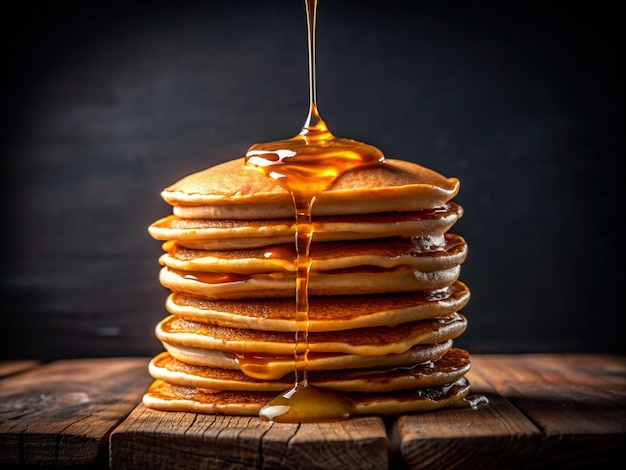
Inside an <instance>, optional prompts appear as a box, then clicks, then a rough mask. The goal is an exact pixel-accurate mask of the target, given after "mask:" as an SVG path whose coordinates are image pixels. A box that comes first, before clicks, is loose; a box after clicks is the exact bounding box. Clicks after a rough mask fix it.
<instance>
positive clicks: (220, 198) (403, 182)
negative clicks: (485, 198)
mask: <svg viewBox="0 0 626 470" xmlns="http://www.w3.org/2000/svg"><path fill="white" fill-rule="evenodd" d="M458 190H459V182H458V180H457V179H455V178H445V177H443V176H441V175H439V174H438V173H436V172H434V171H432V170H429V169H427V168H424V167H423V166H420V165H417V164H415V163H411V162H406V161H402V160H392V159H386V160H385V163H384V164H381V165H374V166H366V167H360V168H357V169H354V170H350V171H347V172H345V173H343V174H342V175H341V176H339V178H337V179H336V180H335V181H334V182H333V183H332V184H331V186H330V187H329V188H327V189H326V190H325V191H324V192H323V193H322V194H320V195H319V196H318V197H317V199H316V202H315V204H314V206H313V216H321V215H337V214H370V213H374V212H386V211H403V212H408V211H417V210H423V209H431V208H433V207H439V206H442V205H443V204H445V203H446V202H448V201H449V200H450V199H452V198H453V197H454V196H455V195H456V194H457V192H458ZM161 195H162V197H163V199H164V200H165V201H166V202H167V203H169V204H171V205H172V206H174V214H175V215H177V216H179V217H183V218H190V219H197V218H211V219H240V220H248V219H250V220H257V219H270V218H291V217H293V213H294V210H293V201H292V199H291V196H290V194H289V193H288V192H287V190H285V189H284V188H283V187H281V186H280V185H278V184H276V183H275V181H274V180H272V179H271V178H267V177H266V176H265V175H263V174H262V173H261V172H259V171H258V170H257V169H255V168H251V167H248V166H246V165H245V164H244V160H243V159H236V160H231V161H227V162H224V163H222V164H219V165H216V166H213V167H211V168H208V169H206V170H203V171H200V172H197V173H194V174H192V175H189V176H187V177H185V178H183V179H181V180H179V181H178V182H176V183H175V184H173V185H171V186H170V187H168V188H166V189H165V190H164V191H163V192H162V194H161Z"/></svg>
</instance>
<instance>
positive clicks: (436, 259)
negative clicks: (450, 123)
mask: <svg viewBox="0 0 626 470" xmlns="http://www.w3.org/2000/svg"><path fill="white" fill-rule="evenodd" d="M163 248H164V250H165V251H166V252H167V253H166V254H165V255H163V256H162V257H161V258H160V263H161V264H162V265H164V266H168V267H170V268H172V269H178V270H185V271H208V272H223V273H237V274H257V273H271V272H295V271H296V265H295V257H296V252H295V246H294V244H293V243H289V244H281V245H270V246H266V247H262V248H250V249H241V250H197V249H196V250H194V249H189V248H185V247H183V246H179V245H177V244H176V243H172V242H168V243H165V244H164V247H163ZM466 256H467V245H466V244H465V241H464V240H463V239H462V238H461V237H459V236H457V235H451V234H449V235H446V236H445V237H444V239H443V240H442V244H441V245H435V246H432V245H430V244H428V245H427V244H426V243H425V242H424V241H423V240H422V239H419V238H401V237H391V238H381V239H375V240H371V239H370V240H353V241H343V242H325V243H315V244H313V246H312V247H311V258H312V260H313V261H312V265H311V270H313V271H334V270H339V269H350V268H357V267H359V266H377V267H379V268H387V269H391V268H396V267H398V266H409V267H410V268H412V269H415V270H418V271H421V272H433V271H440V270H443V269H449V268H453V267H456V266H459V265H460V264H461V263H463V261H465V257H466Z"/></svg>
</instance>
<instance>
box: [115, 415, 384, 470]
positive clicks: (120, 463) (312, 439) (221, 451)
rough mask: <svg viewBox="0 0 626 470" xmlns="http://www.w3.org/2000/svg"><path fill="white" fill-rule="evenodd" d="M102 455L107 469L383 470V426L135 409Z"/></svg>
mask: <svg viewBox="0 0 626 470" xmlns="http://www.w3.org/2000/svg"><path fill="white" fill-rule="evenodd" d="M110 455H111V467H112V468H115V469H146V468H168V469H174V470H175V469H187V468H199V469H200V468H220V469H248V468H259V469H264V468H267V469H272V470H273V469H276V470H280V469H294V468H305V467H306V468H317V469H326V468H327V469H336V468H359V469H387V468H388V466H387V463H388V462H387V436H386V431H385V424H384V422H383V421H382V420H381V419H380V418H377V417H363V418H354V419H349V420H345V421H340V422H336V423H306V424H278V423H277V424H270V423H267V422H265V421H262V420H261V419H259V418H257V417H238V416H219V415H200V414H198V415H197V414H193V413H173V412H162V411H155V410H151V409H148V408H146V407H144V406H143V405H139V406H138V407H137V408H136V409H135V410H134V411H133V412H132V413H131V414H130V415H129V416H128V418H127V419H126V420H125V421H124V422H123V423H122V424H120V426H118V427H117V428H116V429H115V431H114V432H113V433H112V434H111V444H110Z"/></svg>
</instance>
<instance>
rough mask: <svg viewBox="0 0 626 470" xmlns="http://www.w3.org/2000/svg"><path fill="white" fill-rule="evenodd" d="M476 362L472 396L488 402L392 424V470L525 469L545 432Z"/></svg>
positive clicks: (404, 418) (471, 375) (471, 377)
mask: <svg viewBox="0 0 626 470" xmlns="http://www.w3.org/2000/svg"><path fill="white" fill-rule="evenodd" d="M483 367H486V365H482V364H481V367H477V366H476V365H474V366H473V367H472V369H471V370H470V372H469V373H468V375H467V377H468V379H469V380H470V384H471V392H470V395H475V394H481V395H484V396H486V397H487V398H488V400H489V403H488V404H484V405H479V406H478V407H477V408H475V409H471V408H467V409H446V410H438V411H433V412H429V413H421V414H408V415H404V416H400V417H399V418H397V419H396V420H395V421H394V422H393V425H392V428H391V436H390V450H391V458H392V460H391V461H392V464H393V465H394V468H409V469H432V468H446V469H454V468H463V469H473V468H480V469H489V468H496V469H500V468H506V469H516V468H525V467H526V466H527V465H528V462H529V461H530V460H531V459H532V458H533V456H534V455H535V453H536V452H537V449H538V448H539V445H540V442H541V438H542V436H541V432H540V431H539V430H538V429H537V428H536V426H534V425H533V424H532V423H531V422H530V421H529V420H528V419H526V417H525V416H524V415H523V414H522V413H520V412H519V411H518V410H517V409H516V408H515V407H514V406H513V405H511V404H510V403H509V402H508V401H507V400H505V399H504V398H502V397H501V396H499V395H498V394H497V392H495V390H494V389H493V387H492V386H490V385H489V383H488V382H487V381H486V380H485V378H484V376H483V375H482V374H481V373H480V370H481V368H483Z"/></svg>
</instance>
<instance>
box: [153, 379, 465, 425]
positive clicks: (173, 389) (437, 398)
mask: <svg viewBox="0 0 626 470" xmlns="http://www.w3.org/2000/svg"><path fill="white" fill-rule="evenodd" d="M468 392H469V383H468V382H467V379H465V377H463V378H461V379H459V380H458V381H457V382H455V383H453V384H449V385H444V386H441V387H432V388H420V389H415V390H405V391H401V392H380V393H345V396H346V398H348V399H349V400H350V401H351V402H352V410H351V412H350V414H351V415H354V416H356V415H397V414H401V413H409V412H423V411H431V410H436V409H441V408H444V407H446V406H450V405H451V404H453V403H455V402H457V401H459V400H462V399H463V398H465V397H466V396H467V394H468ZM275 396H276V392H254V391H249V392H248V391H246V392H242V391H232V390H221V391H220V390H211V389H203V388H197V387H181V386H178V385H171V384H169V383H167V382H164V381H162V380H156V381H155V382H154V383H153V384H152V385H151V386H150V388H149V389H148V392H147V393H146V394H145V395H144V397H143V403H144V405H145V406H147V407H149V408H154V409H157V410H163V411H188V412H192V413H206V414H215V413H221V414H228V415H248V416H255V415H258V414H259V411H261V408H262V407H263V406H265V405H266V404H267V402H268V401H270V400H271V399H272V398H274V397H275Z"/></svg>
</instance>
